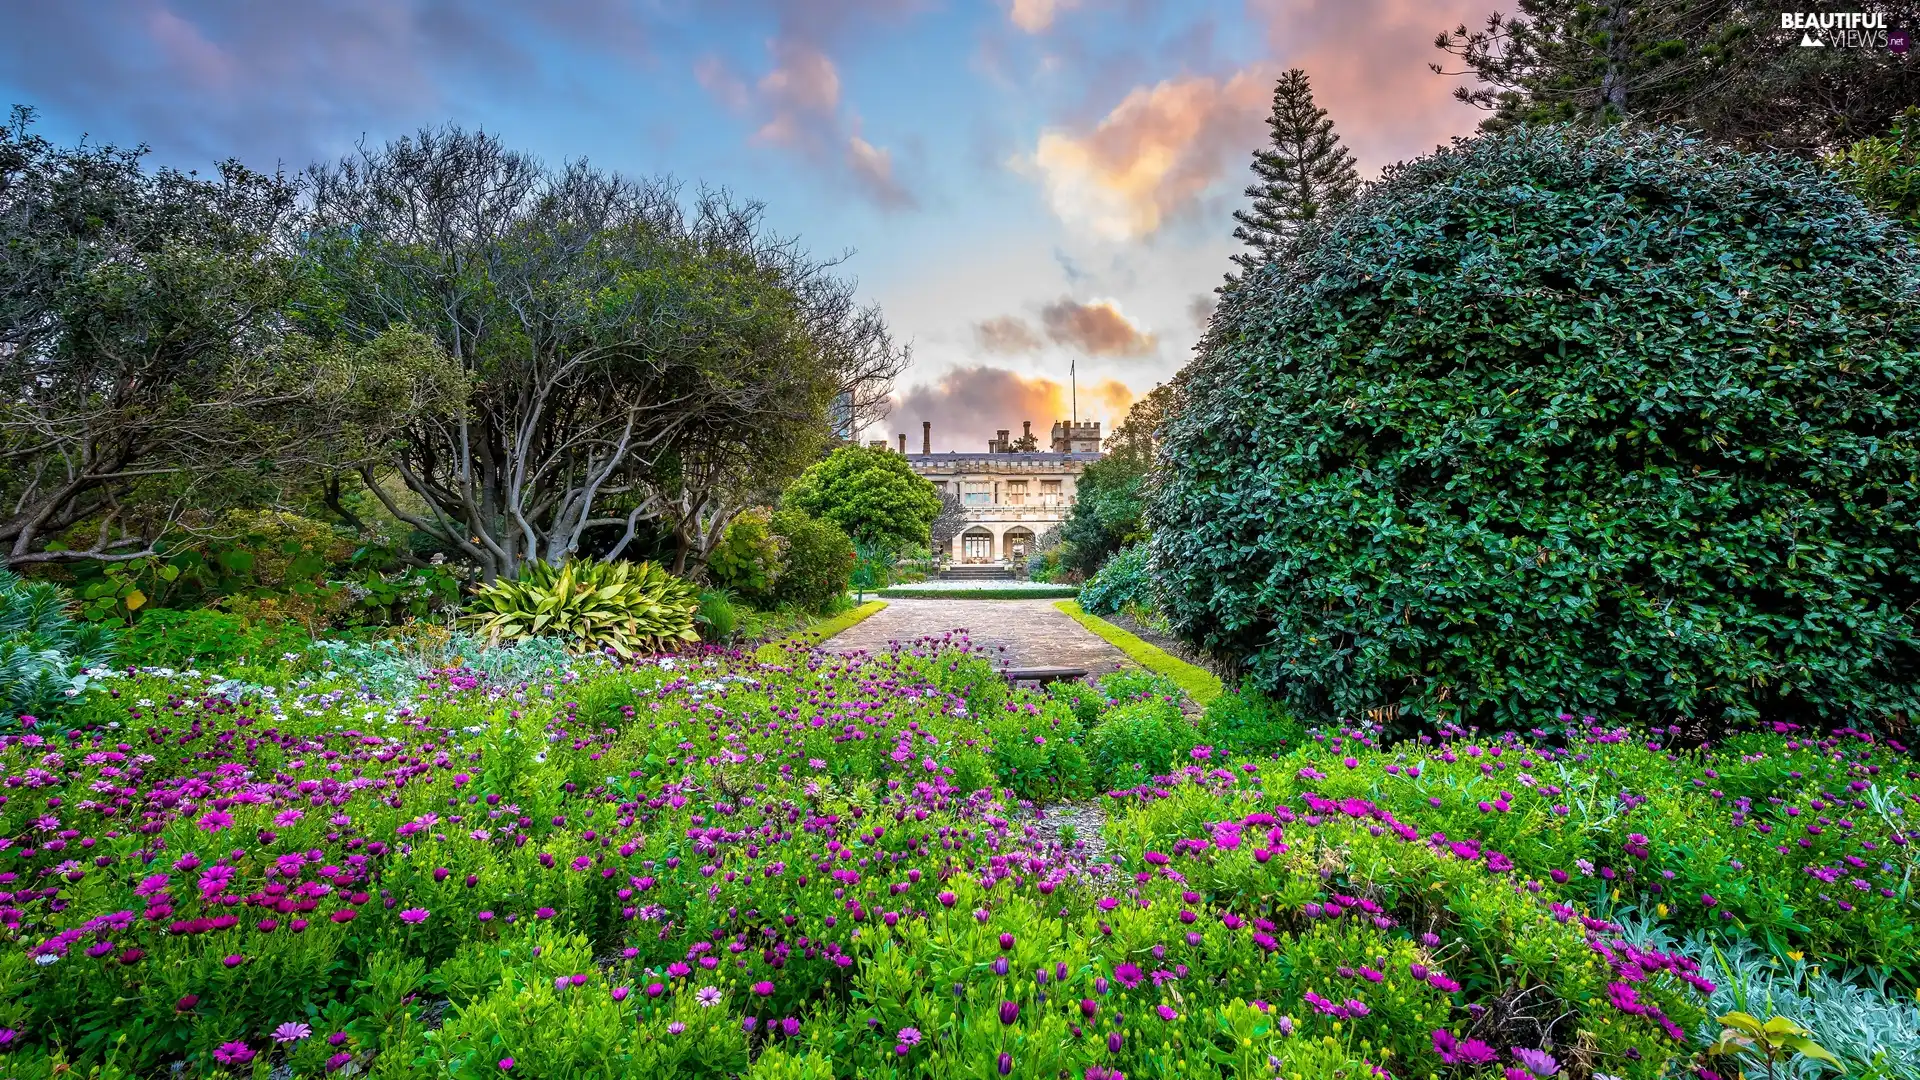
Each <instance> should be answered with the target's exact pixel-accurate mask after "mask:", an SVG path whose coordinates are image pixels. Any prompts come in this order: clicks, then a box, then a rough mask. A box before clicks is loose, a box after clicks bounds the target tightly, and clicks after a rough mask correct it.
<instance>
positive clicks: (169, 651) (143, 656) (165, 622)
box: [121, 608, 312, 671]
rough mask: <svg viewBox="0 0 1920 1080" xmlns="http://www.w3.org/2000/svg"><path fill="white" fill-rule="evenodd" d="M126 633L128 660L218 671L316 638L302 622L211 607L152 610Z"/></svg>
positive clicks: (271, 658)
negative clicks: (267, 619)
mask: <svg viewBox="0 0 1920 1080" xmlns="http://www.w3.org/2000/svg"><path fill="white" fill-rule="evenodd" d="M123 637H124V642H125V643H124V645H123V646H122V649H121V652H122V653H123V654H124V656H125V657H126V660H127V662H128V663H131V664H139V665H142V666H153V667H192V666H194V665H196V664H197V665H200V666H204V667H206V668H208V670H213V671H219V670H222V669H224V668H226V667H227V666H229V665H231V664H234V663H236V662H241V661H252V662H255V663H260V662H271V661H274V660H277V659H278V658H279V656H280V655H281V654H282V653H285V652H288V651H297V650H300V649H304V648H306V646H307V644H308V642H310V641H311V640H312V637H311V635H309V634H308V633H307V632H306V631H305V630H304V629H302V628H300V627H297V626H290V625H288V624H286V623H274V622H257V621H253V620H249V619H245V618H242V617H241V616H239V615H235V614H233V613H232V612H227V611H216V610H214V609H212V608H194V609H191V610H186V611H180V610H176V609H174V608H159V609H156V610H153V611H149V612H147V613H145V614H144V615H142V616H141V618H140V621H139V622H137V623H134V624H133V626H132V627H131V628H129V629H128V630H127V631H126V632H125V634H124V635H123Z"/></svg>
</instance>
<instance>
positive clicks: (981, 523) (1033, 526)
mask: <svg viewBox="0 0 1920 1080" xmlns="http://www.w3.org/2000/svg"><path fill="white" fill-rule="evenodd" d="M1008 435H1009V431H1008V430H1007V429H1005V428H1002V429H1001V430H1000V431H999V432H998V433H997V436H996V437H995V438H993V439H991V440H988V442H987V449H986V451H985V452H983V453H966V452H959V451H949V452H947V453H944V454H936V453H934V452H933V424H932V423H931V422H923V423H922V424H921V425H920V452H919V453H917V454H908V453H907V436H906V433H905V432H901V433H900V453H902V454H905V455H906V458H907V462H908V464H910V465H912V466H913V471H914V472H916V473H919V474H920V475H921V476H924V477H926V478H927V479H928V480H930V481H932V483H933V486H934V488H935V489H937V490H938V491H939V492H940V493H941V494H942V495H943V496H944V495H947V494H953V495H957V496H958V497H959V499H960V508H961V510H962V511H963V512H964V513H965V515H966V525H965V526H964V527H963V528H961V529H960V531H959V533H958V534H956V535H955V536H954V538H953V547H952V550H951V551H949V552H947V556H948V560H949V561H950V562H951V563H953V564H955V565H968V564H974V565H993V564H1002V565H1012V566H1018V565H1020V564H1022V563H1024V562H1025V561H1026V558H1027V555H1028V554H1029V553H1031V552H1032V550H1033V545H1034V541H1035V540H1036V539H1038V538H1039V536H1040V534H1041V533H1044V532H1046V531H1047V530H1048V529H1050V528H1052V527H1053V526H1054V525H1057V524H1059V523H1060V522H1062V521H1064V520H1066V517H1067V510H1068V508H1069V507H1071V506H1072V505H1073V500H1074V486H1075V483H1076V482H1077V481H1078V479H1079V477H1080V473H1081V471H1082V470H1084V469H1085V468H1086V467H1087V465H1088V464H1090V463H1092V462H1095V461H1098V460H1100V456H1101V455H1100V424H1099V422H1098V421H1094V422H1090V423H1078V422H1074V421H1068V420H1058V421H1055V422H1054V425H1053V438H1052V440H1051V441H1050V443H1049V445H1048V447H1047V449H1045V450H1042V449H1040V448H1039V439H1038V438H1036V437H1035V436H1034V434H1033V421H1031V420H1028V421H1026V422H1025V423H1023V424H1022V425H1021V435H1020V438H1018V439H1010V438H1008ZM880 445H882V446H884V445H886V444H885V443H881V444H880Z"/></svg>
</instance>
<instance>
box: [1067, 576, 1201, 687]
mask: <svg viewBox="0 0 1920 1080" xmlns="http://www.w3.org/2000/svg"><path fill="white" fill-rule="evenodd" d="M1053 606H1054V607H1057V608H1059V609H1060V610H1061V611H1064V612H1066V613H1067V614H1068V615H1069V616H1071V617H1072V618H1073V621H1074V622H1077V623H1079V624H1080V625H1081V626H1084V627H1086V628H1087V629H1089V630H1091V631H1093V632H1094V633H1095V634H1098V635H1099V636H1100V637H1101V638H1103V639H1105V640H1106V642H1107V643H1108V644H1110V645H1112V646H1114V647H1115V648H1117V649H1119V650H1120V651H1121V652H1123V653H1126V654H1127V656H1128V657H1129V658H1131V659H1132V660H1133V662H1134V663H1136V664H1139V665H1140V666H1141V667H1143V668H1146V669H1147V670H1148V671H1151V672H1153V673H1154V674H1156V675H1165V676H1166V677H1167V678H1169V679H1172V680H1173V681H1174V684H1175V685H1176V686H1178V687H1180V689H1181V690H1182V691H1184V692H1185V693H1186V695H1187V696H1188V697H1190V698H1192V699H1193V700H1194V702H1195V703H1197V704H1200V705H1206V704H1207V703H1209V702H1211V701H1212V700H1213V699H1214V698H1217V697H1219V696H1220V695H1221V694H1223V693H1226V689H1227V688H1226V686H1225V685H1224V684H1223V683H1221V681H1220V679H1219V678H1218V677H1217V676H1215V675H1214V674H1213V673H1212V672H1210V671H1208V670H1207V669H1205V668H1202V667H1195V666H1194V665H1192V664H1189V663H1187V662H1186V661H1185V660H1182V659H1180V658H1179V657H1177V656H1175V655H1173V654H1172V653H1170V652H1168V651H1167V650H1165V649H1162V648H1160V647H1159V646H1157V645H1153V644H1150V643H1149V642H1146V641H1144V640H1142V639H1141V638H1140V637H1138V636H1137V635H1134V634H1130V633H1128V632H1127V631H1125V630H1122V629H1121V628H1120V627H1118V626H1115V625H1113V624H1112V623H1110V622H1108V621H1107V620H1105V619H1103V618H1101V617H1099V616H1098V615H1089V614H1087V613H1086V612H1085V611H1083V610H1081V608H1080V602H1079V601H1077V600H1062V601H1060V602H1058V603H1056V604H1054V605H1053Z"/></svg>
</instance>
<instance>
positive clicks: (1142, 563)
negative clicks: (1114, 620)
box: [1080, 544, 1154, 615]
mask: <svg viewBox="0 0 1920 1080" xmlns="http://www.w3.org/2000/svg"><path fill="white" fill-rule="evenodd" d="M1152 562H1153V549H1152V548H1151V547H1149V546H1148V545H1146V544H1135V545H1133V546H1132V547H1127V548H1121V549H1120V551H1119V553H1118V554H1116V555H1114V556H1113V557H1112V558H1110V559H1108V560H1107V561H1106V563H1105V564H1104V565H1102V566H1101V567H1100V572H1099V573H1097V574H1095V575H1093V577H1091V578H1089V579H1088V581H1087V583H1086V584H1085V585H1082V586H1080V606H1081V607H1082V608H1084V609H1086V610H1087V611H1088V612H1090V613H1091V614H1094V615H1112V614H1113V613H1114V612H1117V611H1119V610H1120V609H1121V608H1122V607H1124V606H1126V605H1127V604H1130V603H1131V604H1148V605H1151V604H1152V603H1153V599H1154V597H1153V576H1152V573H1151V571H1152Z"/></svg>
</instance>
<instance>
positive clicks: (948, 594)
mask: <svg viewBox="0 0 1920 1080" xmlns="http://www.w3.org/2000/svg"><path fill="white" fill-rule="evenodd" d="M874 595H875V596H884V597H887V598H889V599H892V600H1054V599H1058V598H1060V597H1063V596H1064V597H1075V596H1079V595H1080V589H1079V587H1078V586H1075V585H1049V586H1046V587H1044V588H1039V589H1007V588H998V589H996V588H991V587H988V588H981V589H916V588H914V587H913V586H911V585H902V586H899V587H897V588H890V589H881V590H880V591H878V592H876V593H874Z"/></svg>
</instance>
